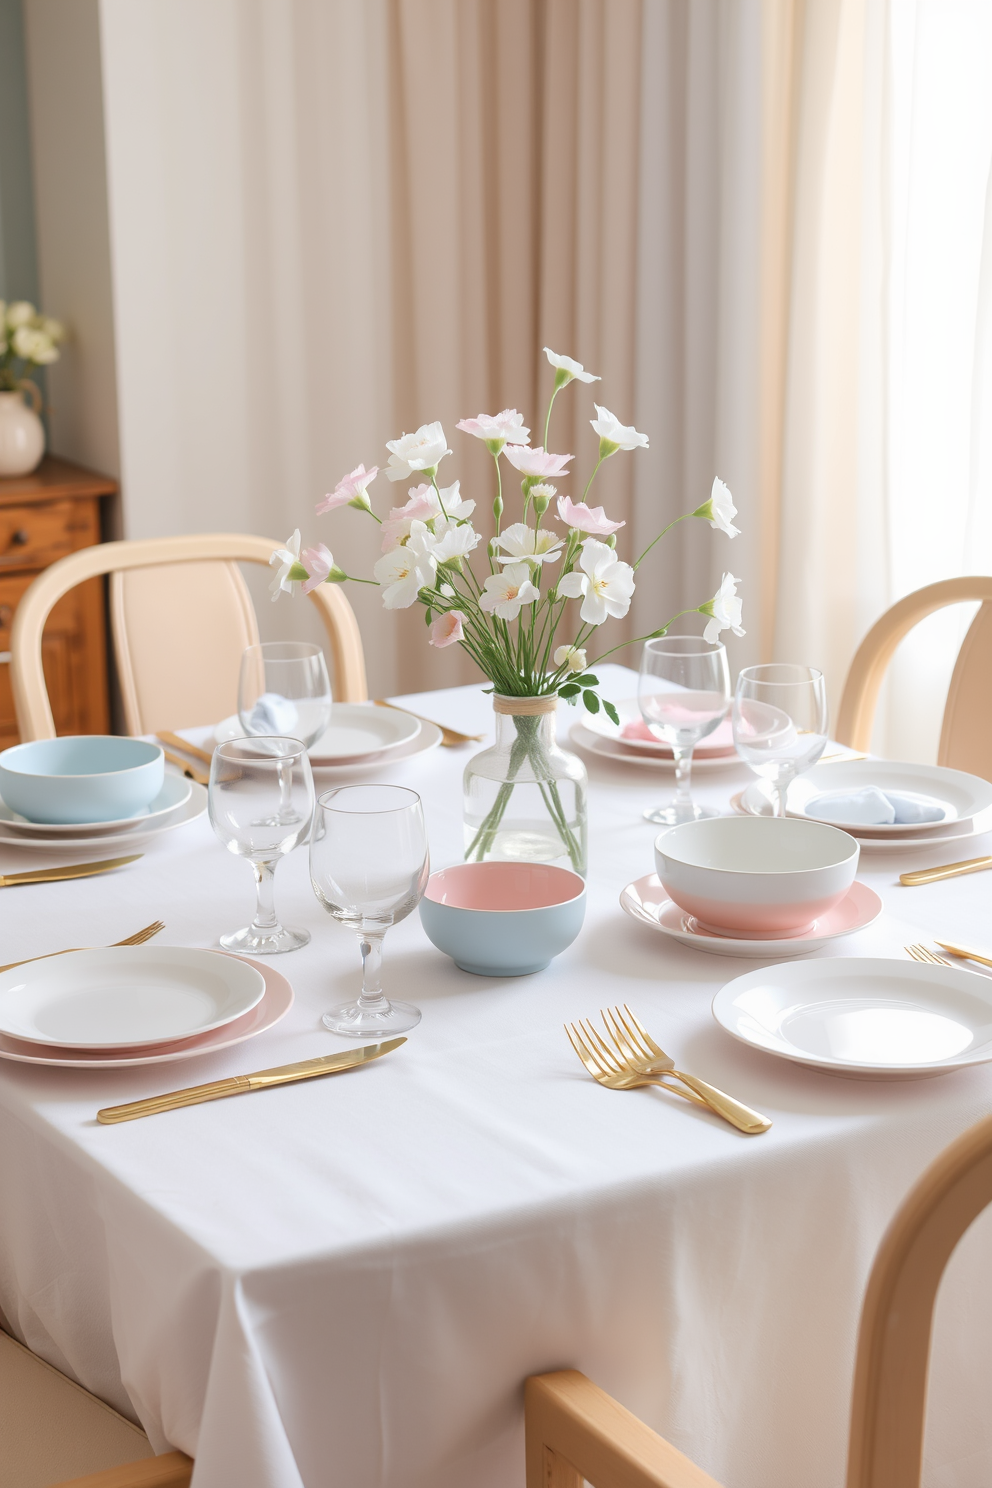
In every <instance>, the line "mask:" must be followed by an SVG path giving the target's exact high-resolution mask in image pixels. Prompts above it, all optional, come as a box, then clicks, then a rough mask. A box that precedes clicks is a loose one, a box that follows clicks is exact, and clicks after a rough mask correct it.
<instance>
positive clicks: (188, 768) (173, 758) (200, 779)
mask: <svg viewBox="0 0 992 1488" xmlns="http://www.w3.org/2000/svg"><path fill="white" fill-rule="evenodd" d="M162 753H163V754H164V755H165V757H166V759H167V760H168V761H169V764H170V765H175V766H176V769H177V770H182V772H183V774H184V775H188V776H189V778H190V780H195V781H196V783H197V785H209V784H210V776H209V775H207V774H206V773H205V771H203V770H198V769H197V768H196V766H195V765H194V764H191V763H190V761H189V760H184V759H180V758H179V756H178V754H173V752H172V750H171V749H163V750H162Z"/></svg>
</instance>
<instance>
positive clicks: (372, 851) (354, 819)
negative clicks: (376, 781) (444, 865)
mask: <svg viewBox="0 0 992 1488" xmlns="http://www.w3.org/2000/svg"><path fill="white" fill-rule="evenodd" d="M429 874H430V862H429V859H428V853H427V829H426V827H425V826H424V812H423V807H422V806H421V804H420V797H419V796H418V795H417V793H416V791H412V790H407V789H406V787H405V786H400V785H343V786H339V787H338V788H337V789H336V790H331V791H326V792H325V793H324V795H322V796H321V797H320V799H319V800H318V802H317V816H316V821H315V822H314V830H313V837H312V839H311V842H310V881H311V883H312V884H313V891H314V893H315V894H316V895H317V898H318V899H319V900H320V903H321V904H322V905H323V906H324V908H325V909H326V910H327V913H328V914H329V915H332V916H333V917H334V919H336V920H339V921H340V923H341V924H342V925H347V926H348V928H349V929H350V930H354V932H355V934H356V935H357V936H358V943H359V948H360V950H361V955H362V992H361V996H360V997H359V998H358V999H357V1000H355V1001H352V1002H347V1003H342V1004H341V1005H340V1006H339V1007H335V1008H332V1009H331V1011H330V1012H329V1013H325V1014H324V1019H323V1021H324V1025H325V1027H327V1028H329V1029H330V1030H331V1032H332V1033H346V1034H352V1035H354V1036H355V1037H359V1038H367V1037H369V1036H371V1037H373V1038H379V1037H381V1036H388V1035H390V1034H394V1033H403V1032H405V1030H406V1029H408V1028H413V1027H414V1025H415V1024H417V1023H419V1022H420V1009H419V1008H416V1007H414V1006H413V1005H412V1003H409V1002H389V1001H388V999H387V998H386V996H385V994H384V992H383V990H382V983H381V971H382V942H383V937H384V936H385V934H386V931H387V930H388V929H389V927H390V925H396V924H398V923H399V921H400V920H405V919H406V917H407V915H408V914H410V913H411V912H412V911H413V910H414V909H416V907H417V905H418V904H419V903H420V900H421V899H422V898H423V893H424V889H425V888H426V887H427V879H428V876H429Z"/></svg>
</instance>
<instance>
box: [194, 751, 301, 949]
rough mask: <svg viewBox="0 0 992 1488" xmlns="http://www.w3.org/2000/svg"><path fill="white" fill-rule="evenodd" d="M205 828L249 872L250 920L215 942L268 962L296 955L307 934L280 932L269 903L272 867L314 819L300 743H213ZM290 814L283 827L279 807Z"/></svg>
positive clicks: (273, 867)
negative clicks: (243, 861) (268, 958)
mask: <svg viewBox="0 0 992 1488" xmlns="http://www.w3.org/2000/svg"><path fill="white" fill-rule="evenodd" d="M207 799H208V809H209V812H210V824H211V826H212V827H213V829H214V831H215V832H216V834H217V836H218V837H219V839H220V841H221V842H223V844H224V846H225V847H226V848H227V849H228V851H229V852H232V853H235V854H236V855H237V856H238V857H241V858H247V859H248V861H249V862H250V863H251V866H252V868H253V869H254V872H255V889H256V906H255V918H254V919H253V920H252V922H251V924H250V925H248V926H247V927H246V929H244V930H236V931H234V932H233V933H232V934H230V935H222V936H221V937H220V943H221V945H222V946H223V947H224V949H225V950H228V951H246V952H247V953H248V954H249V955H252V956H271V955H274V954H275V953H276V952H278V951H295V950H297V949H298V948H299V947H300V946H305V945H306V944H307V942H308V941H309V939H310V934H309V931H307V930H290V929H287V928H286V926H284V925H280V923H279V920H278V918H277V916H276V911H275V905H274V902H273V888H274V875H275V870H276V864H277V863H278V861H279V859H280V858H281V857H283V856H284V855H285V854H286V853H288V852H292V851H293V848H294V847H299V846H300V843H301V842H305V841H306V838H307V833H308V832H309V830H310V822H311V819H312V817H313V776H312V775H311V773H310V760H309V758H308V757H307V752H306V750H305V749H304V747H303V744H302V742H301V741H300V740H299V739H280V738H254V739H232V740H231V741H230V743H227V744H218V746H217V748H216V749H215V750H214V754H213V760H212V761H211V765H210V788H209V791H208V797H207ZM286 804H288V806H289V808H290V809H291V818H290V820H289V821H284V820H283V819H282V808H283V807H284V805H286Z"/></svg>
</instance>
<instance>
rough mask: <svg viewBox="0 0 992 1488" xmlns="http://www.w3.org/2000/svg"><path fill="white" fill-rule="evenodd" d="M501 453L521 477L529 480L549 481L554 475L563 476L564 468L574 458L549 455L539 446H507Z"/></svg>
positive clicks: (571, 456)
mask: <svg viewBox="0 0 992 1488" xmlns="http://www.w3.org/2000/svg"><path fill="white" fill-rule="evenodd" d="M503 453H504V455H505V456H506V458H507V459H508V460H509V462H510V464H511V465H515V466H516V468H517V469H518V470H519V471H520V474H521V475H526V476H529V477H530V479H531V480H551V479H552V478H553V477H554V476H556V475H564V473H565V466H566V465H567V464H568V462H569V460H573V459H574V458H575V456H574V455H549V454H547V453H546V452H545V451H544V449H543V448H541V447H540V446H538V448H537V449H531V448H530V446H529V445H512V444H508V445H507V447H506V449H505V450H504V451H503Z"/></svg>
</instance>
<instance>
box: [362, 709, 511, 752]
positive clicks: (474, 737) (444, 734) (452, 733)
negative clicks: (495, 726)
mask: <svg viewBox="0 0 992 1488" xmlns="http://www.w3.org/2000/svg"><path fill="white" fill-rule="evenodd" d="M373 702H374V703H375V706H376V707H377V708H392V710H393V712H394V713H405V714H406V716H407V717H408V718H415V719H416V720H417V722H418V723H429V724H430V725H431V727H432V728H437V729H440V730H441V743H442V744H443V745H444V746H445V748H447V749H453V748H454V747H455V746H456V745H457V744H481V742H482V740H483V739H484V738H485V737H486V736H485V734H463V733H460V732H459V730H458V729H453V728H448V726H447V724H444V723H435V722H434V720H433V718H424V716H423V715H422V714H421V713H412V712H411V711H410V709H409V708H401V707H400V706H399V704H398V703H387V702H386V699H385V698H374V699H373Z"/></svg>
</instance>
